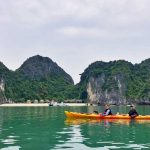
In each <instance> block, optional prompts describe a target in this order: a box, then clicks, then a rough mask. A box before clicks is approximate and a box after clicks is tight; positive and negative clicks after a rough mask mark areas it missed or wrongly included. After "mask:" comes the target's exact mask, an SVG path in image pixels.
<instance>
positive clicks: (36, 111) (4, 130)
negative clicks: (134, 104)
mask: <svg viewBox="0 0 150 150" xmlns="http://www.w3.org/2000/svg"><path fill="white" fill-rule="evenodd" d="M147 108H148V107H146V108H145V107H139V112H141V114H144V113H147V114H148V111H149V110H150V109H149V110H147ZM65 110H67V111H77V112H89V113H90V112H92V111H93V110H98V111H99V112H102V111H103V107H66V108H61V107H59V108H58V107H50V108H49V107H32V108H31V107H21V108H0V150H26V149H36V150H41V149H45V150H51V149H52V150H53V149H60V150H62V149H66V148H69V149H71V150H75V149H78V150H80V149H86V150H88V149H89V150H91V149H92V150H108V149H146V148H147V147H148V149H150V142H149V138H148V137H149V135H150V121H148V120H135V121H129V120H111V119H109V120H85V119H76V120H75V119H73V120H70V119H66V116H65V115H64V111H65ZM112 110H113V112H118V110H119V111H120V113H125V112H126V111H128V108H126V107H115V106H114V107H112ZM121 111H122V112H121Z"/></svg>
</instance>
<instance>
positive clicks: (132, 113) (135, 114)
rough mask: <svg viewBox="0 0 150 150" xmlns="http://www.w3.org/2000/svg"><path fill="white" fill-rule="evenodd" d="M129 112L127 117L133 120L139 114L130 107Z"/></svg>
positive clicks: (132, 106)
mask: <svg viewBox="0 0 150 150" xmlns="http://www.w3.org/2000/svg"><path fill="white" fill-rule="evenodd" d="M130 108H131V110H130V111H129V113H128V114H129V116H130V117H131V118H132V119H134V118H135V117H136V116H138V115H139V114H138V113H137V111H136V110H135V106H134V105H131V106H130Z"/></svg>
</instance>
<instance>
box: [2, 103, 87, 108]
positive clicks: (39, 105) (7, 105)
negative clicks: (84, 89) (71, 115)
mask: <svg viewBox="0 0 150 150" xmlns="http://www.w3.org/2000/svg"><path fill="white" fill-rule="evenodd" d="M47 106H49V103H37V104H36V103H31V104H30V103H29V104H28V103H13V104H1V105H0V107H47ZM58 106H87V104H86V103H64V105H59V104H58ZM54 107H55V106H54Z"/></svg>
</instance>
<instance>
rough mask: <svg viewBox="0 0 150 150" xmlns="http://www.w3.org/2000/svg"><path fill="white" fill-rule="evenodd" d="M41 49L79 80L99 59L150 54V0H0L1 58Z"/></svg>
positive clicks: (11, 61)
mask: <svg viewBox="0 0 150 150" xmlns="http://www.w3.org/2000/svg"><path fill="white" fill-rule="evenodd" d="M37 54H39V55H42V56H47V57H49V58H51V59H52V60H53V61H55V62H56V63H57V64H58V65H59V66H60V67H62V68H63V69H64V70H65V71H66V72H67V73H69V74H70V75H71V76H72V77H73V79H74V81H75V83H77V82H79V79H80V76H79V74H80V73H82V72H83V71H84V69H85V68H86V67H88V65H89V64H90V63H92V62H94V61H97V60H102V61H110V60H118V59H125V60H128V61H130V62H132V63H139V62H141V61H142V60H144V59H146V58H150V0H0V61H2V62H3V63H4V64H5V65H6V66H7V67H8V68H9V69H11V70H15V69H17V68H18V67H20V65H21V64H22V63H23V62H24V61H25V60H26V59H27V58H28V57H31V56H34V55H37Z"/></svg>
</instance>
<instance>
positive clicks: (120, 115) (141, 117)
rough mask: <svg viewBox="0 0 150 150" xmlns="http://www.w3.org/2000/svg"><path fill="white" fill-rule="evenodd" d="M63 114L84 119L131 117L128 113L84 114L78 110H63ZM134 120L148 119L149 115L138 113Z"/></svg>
mask: <svg viewBox="0 0 150 150" xmlns="http://www.w3.org/2000/svg"><path fill="white" fill-rule="evenodd" d="M65 114H66V116H67V117H68V118H84V119H131V117H130V116H129V115H128V114H116V115H109V116H102V115H100V114H94V113H93V114H86V113H78V112H69V111H65ZM134 119H136V120H150V115H145V116H142V115H139V116H137V117H135V118H134Z"/></svg>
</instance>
